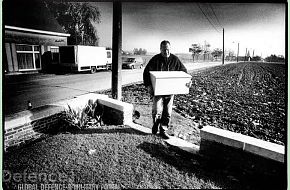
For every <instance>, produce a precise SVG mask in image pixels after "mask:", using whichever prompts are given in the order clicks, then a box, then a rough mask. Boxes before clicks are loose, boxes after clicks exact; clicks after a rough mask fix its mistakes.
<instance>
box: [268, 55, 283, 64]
mask: <svg viewBox="0 0 290 190" xmlns="http://www.w3.org/2000/svg"><path fill="white" fill-rule="evenodd" d="M265 61H267V62H285V57H284V56H282V55H279V56H276V55H275V54H274V55H270V56H268V57H266V58H265Z"/></svg>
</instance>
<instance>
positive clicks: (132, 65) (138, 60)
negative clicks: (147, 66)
mask: <svg viewBox="0 0 290 190" xmlns="http://www.w3.org/2000/svg"><path fill="white" fill-rule="evenodd" d="M143 64H144V61H143V59H142V57H128V58H126V59H125V60H123V62H122V68H124V69H136V68H142V67H143Z"/></svg>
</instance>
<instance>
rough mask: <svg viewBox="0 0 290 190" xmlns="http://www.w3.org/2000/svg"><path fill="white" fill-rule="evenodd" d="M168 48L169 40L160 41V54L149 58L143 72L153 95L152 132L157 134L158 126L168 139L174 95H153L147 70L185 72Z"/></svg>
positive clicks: (145, 82)
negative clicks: (167, 132) (167, 131)
mask: <svg viewBox="0 0 290 190" xmlns="http://www.w3.org/2000/svg"><path fill="white" fill-rule="evenodd" d="M170 48H171V46H170V42H169V41H167V40H164V41H162V42H161V43H160V54H157V55H155V56H153V57H152V58H151V59H150V61H149V62H148V64H147V66H146V67H145V69H144V72H143V81H144V85H145V86H146V87H147V89H148V92H149V93H150V95H152V96H153V106H152V117H153V127H152V133H153V134H157V132H158V128H159V134H160V136H161V137H162V138H164V139H169V136H168V135H167V134H166V132H165V131H166V129H167V128H168V125H169V123H170V119H171V113H172V106H173V99H174V95H161V96H154V92H153V88H152V83H151V79H150V73H149V72H150V71H184V72H186V73H187V70H186V68H185V66H184V65H183V64H182V63H181V61H180V60H179V59H178V57H177V56H175V55H173V54H171V53H170Z"/></svg>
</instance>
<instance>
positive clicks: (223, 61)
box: [222, 28, 225, 64]
mask: <svg viewBox="0 0 290 190" xmlns="http://www.w3.org/2000/svg"><path fill="white" fill-rule="evenodd" d="M224 63H225V29H224V28H223V60H222V64H224Z"/></svg>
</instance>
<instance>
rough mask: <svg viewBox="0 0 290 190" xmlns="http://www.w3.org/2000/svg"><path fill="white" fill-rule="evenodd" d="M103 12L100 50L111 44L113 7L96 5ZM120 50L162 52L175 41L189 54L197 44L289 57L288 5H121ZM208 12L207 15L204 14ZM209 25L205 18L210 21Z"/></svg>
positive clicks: (174, 46)
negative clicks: (164, 44)
mask: <svg viewBox="0 0 290 190" xmlns="http://www.w3.org/2000/svg"><path fill="white" fill-rule="evenodd" d="M92 4H94V5H96V6H97V7H99V9H100V11H101V15H102V17H101V20H102V22H101V24H97V25H96V28H97V31H98V35H99V37H100V46H106V47H111V46H112V45H111V44H112V12H113V8H112V3H111V2H102V3H101V2H94V3H92ZM122 5H123V10H122V13H123V15H122V17H123V18H122V28H123V32H122V42H123V44H122V48H123V50H127V51H132V50H133V48H145V49H146V50H147V51H148V52H157V53H159V44H160V42H161V41H162V40H164V39H166V40H169V41H170V42H171V46H172V51H173V52H174V53H188V49H189V48H190V46H191V44H193V43H200V44H201V45H203V44H204V43H205V41H206V42H207V43H209V44H210V45H211V49H214V48H222V28H224V29H225V49H226V50H229V49H231V50H233V51H234V52H235V53H236V52H237V46H238V45H237V43H239V44H240V51H239V52H240V53H239V55H244V54H245V50H246V48H248V50H250V52H251V55H252V52H253V50H254V51H255V55H262V56H263V57H265V56H268V55H270V54H276V55H285V32H286V31H285V4H274V3H270V4H262V3H256V4H253V3H251V4H237V3H235V4H229V3H226V4H207V3H200V4H197V3H152V2H138V3H137V2H123V3H122ZM202 12H204V13H202ZM206 17H207V18H208V19H209V20H210V21H211V23H210V22H209V21H208V20H207V18H206Z"/></svg>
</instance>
